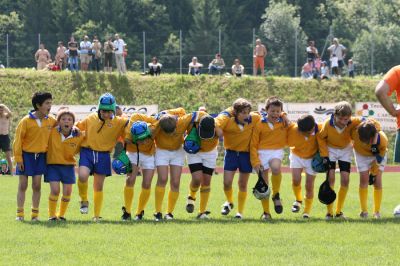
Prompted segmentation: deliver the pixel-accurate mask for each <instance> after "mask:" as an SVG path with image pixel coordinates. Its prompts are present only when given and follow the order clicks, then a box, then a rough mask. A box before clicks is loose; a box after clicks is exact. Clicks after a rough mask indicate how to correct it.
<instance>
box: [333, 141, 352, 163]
mask: <svg viewBox="0 0 400 266" xmlns="http://www.w3.org/2000/svg"><path fill="white" fill-rule="evenodd" d="M328 151H329V160H330V161H331V162H336V161H339V160H340V161H343V162H349V163H351V158H352V157H353V147H352V146H351V144H350V145H349V146H347V147H346V148H343V149H337V148H331V147H328Z"/></svg>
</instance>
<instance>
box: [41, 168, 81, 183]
mask: <svg viewBox="0 0 400 266" xmlns="http://www.w3.org/2000/svg"><path fill="white" fill-rule="evenodd" d="M74 167H75V166H74V165H65V164H49V165H47V173H46V174H45V175H44V182H46V183H49V182H61V183H63V184H68V185H69V184H75V169H74Z"/></svg>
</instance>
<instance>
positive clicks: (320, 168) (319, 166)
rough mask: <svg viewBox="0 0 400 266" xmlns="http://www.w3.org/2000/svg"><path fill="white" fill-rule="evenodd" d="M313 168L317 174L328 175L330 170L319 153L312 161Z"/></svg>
mask: <svg viewBox="0 0 400 266" xmlns="http://www.w3.org/2000/svg"><path fill="white" fill-rule="evenodd" d="M311 167H312V169H313V170H314V171H315V172H317V173H326V172H327V171H328V170H329V169H328V167H327V165H326V164H324V162H323V158H322V157H321V155H320V154H319V152H317V153H316V154H315V155H314V157H313V158H312V160H311Z"/></svg>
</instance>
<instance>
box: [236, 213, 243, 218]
mask: <svg viewBox="0 0 400 266" xmlns="http://www.w3.org/2000/svg"><path fill="white" fill-rule="evenodd" d="M235 218H236V219H243V217H242V215H241V214H240V213H236V215H235Z"/></svg>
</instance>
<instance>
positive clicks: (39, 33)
mask: <svg viewBox="0 0 400 266" xmlns="http://www.w3.org/2000/svg"><path fill="white" fill-rule="evenodd" d="M40 42H41V40H40V33H38V48H40Z"/></svg>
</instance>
